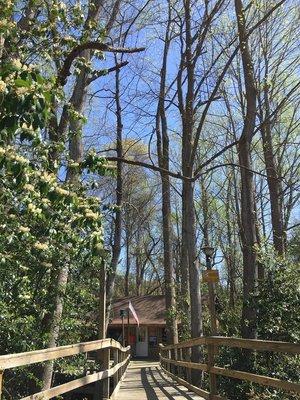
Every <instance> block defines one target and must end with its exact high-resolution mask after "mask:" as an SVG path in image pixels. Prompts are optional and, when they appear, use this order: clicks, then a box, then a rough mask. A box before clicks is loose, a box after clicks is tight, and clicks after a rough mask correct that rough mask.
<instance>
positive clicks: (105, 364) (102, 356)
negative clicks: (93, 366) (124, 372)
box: [93, 348, 110, 400]
mask: <svg viewBox="0 0 300 400" xmlns="http://www.w3.org/2000/svg"><path fill="white" fill-rule="evenodd" d="M96 359H97V361H98V362H99V363H100V364H101V371H105V370H108V369H109V363H110V349H109V348H105V349H101V350H99V351H98V352H97V358H96ZM93 397H94V400H107V399H109V378H105V379H103V380H101V381H99V382H96V385H95V392H94V396H93Z"/></svg>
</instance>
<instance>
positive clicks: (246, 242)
mask: <svg viewBox="0 0 300 400" xmlns="http://www.w3.org/2000/svg"><path fill="white" fill-rule="evenodd" d="M235 12H236V18H237V25H238V36H239V43H240V51H241V56H242V64H243V72H244V80H245V89H246V101H247V105H246V118H245V121H244V126H243V132H242V135H241V138H240V141H239V145H238V156H239V164H240V173H241V224H242V232H241V233H242V252H243V311H242V324H241V333H242V337H245V338H255V336H256V309H255V306H254V305H253V304H250V300H251V297H252V295H253V294H254V293H255V288H256V281H257V263H256V251H255V244H256V231H255V221H256V218H255V207H254V183H253V173H252V172H251V169H252V165H251V154H250V153H251V142H252V138H253V134H254V129H255V118H256V87H255V81H254V72H253V63H252V59H251V55H250V51H249V44H248V38H247V31H246V21H245V14H244V8H243V4H242V1H241V0H235Z"/></svg>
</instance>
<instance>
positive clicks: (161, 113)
mask: <svg viewBox="0 0 300 400" xmlns="http://www.w3.org/2000/svg"><path fill="white" fill-rule="evenodd" d="M170 27H171V6H170V2H168V24H167V28H166V33H165V46H164V53H163V62H162V68H161V72H160V76H161V80H160V92H159V101H158V106H157V115H156V137H157V154H158V162H159V166H160V167H161V168H164V169H166V170H169V137H168V126H167V117H166V112H165V91H166V72H167V59H168V51H169V46H170ZM160 176H161V189H162V218H163V246H164V277H165V298H166V313H167V315H166V326H167V342H168V343H177V342H178V327H177V317H176V313H177V310H176V291H175V286H174V263H173V257H174V255H173V251H172V224H171V187H170V177H169V175H168V174H164V173H161V175H160Z"/></svg>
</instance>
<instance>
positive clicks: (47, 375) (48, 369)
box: [42, 264, 69, 390]
mask: <svg viewBox="0 0 300 400" xmlns="http://www.w3.org/2000/svg"><path fill="white" fill-rule="evenodd" d="M68 275H69V265H68V264H65V265H64V266H63V267H62V268H61V269H60V271H59V274H58V278H57V293H56V297H55V308H54V312H53V315H52V319H51V325H50V330H49V339H48V343H47V348H51V347H56V346H57V342H58V338H59V331H60V323H61V318H62V313H63V304H64V295H65V293H66V288H67V282H68ZM52 375H53V361H50V362H47V363H46V364H45V366H44V367H43V378H42V379H43V390H46V389H49V388H50V387H51V382H52Z"/></svg>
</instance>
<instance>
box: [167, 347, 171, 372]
mask: <svg viewBox="0 0 300 400" xmlns="http://www.w3.org/2000/svg"><path fill="white" fill-rule="evenodd" d="M167 353H168V359H170V358H171V350H167ZM167 365H168V367H167V370H168V371H169V372H171V364H170V363H169V362H168V364H167Z"/></svg>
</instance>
